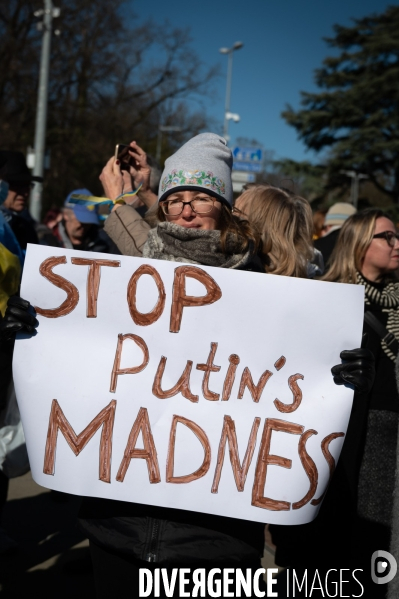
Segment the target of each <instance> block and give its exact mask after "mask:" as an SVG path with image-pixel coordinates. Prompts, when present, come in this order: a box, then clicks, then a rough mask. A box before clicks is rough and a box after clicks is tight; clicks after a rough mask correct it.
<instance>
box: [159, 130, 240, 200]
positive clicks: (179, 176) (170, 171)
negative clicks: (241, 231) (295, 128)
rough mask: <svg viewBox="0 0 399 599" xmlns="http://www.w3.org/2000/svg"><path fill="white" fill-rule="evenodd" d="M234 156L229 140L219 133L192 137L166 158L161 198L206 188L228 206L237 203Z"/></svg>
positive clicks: (161, 182) (160, 190)
mask: <svg viewBox="0 0 399 599" xmlns="http://www.w3.org/2000/svg"><path fill="white" fill-rule="evenodd" d="M232 166H233V156H232V154H231V150H230V149H229V148H228V147H227V144H226V140H225V139H223V137H220V136H219V135H216V133H201V134H200V135H196V137H193V138H192V139H190V140H189V141H188V142H187V143H185V144H184V146H182V147H181V148H180V149H179V150H177V152H175V154H172V156H170V157H169V158H168V159H167V160H166V161H165V168H164V171H163V173H162V177H161V181H160V183H159V192H158V201H159V202H160V201H161V200H164V199H165V198H166V197H167V196H168V195H169V194H171V193H173V192H175V191H186V190H188V191H195V190H198V191H205V192H206V193H208V194H209V195H211V196H213V197H215V198H217V199H218V200H221V201H222V202H224V203H225V204H227V205H228V206H231V205H232V203H233V186H232V183H231V169H232Z"/></svg>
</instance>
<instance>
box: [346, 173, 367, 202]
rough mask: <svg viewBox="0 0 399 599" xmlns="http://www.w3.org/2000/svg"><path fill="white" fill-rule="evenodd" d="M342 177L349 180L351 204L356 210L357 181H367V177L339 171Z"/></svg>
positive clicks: (357, 196)
mask: <svg viewBox="0 0 399 599" xmlns="http://www.w3.org/2000/svg"><path fill="white" fill-rule="evenodd" d="M341 173H342V174H343V175H346V176H347V177H350V178H351V203H352V204H353V206H354V207H355V208H357V201H358V198H359V181H360V179H368V176H367V175H364V174H363V173H357V172H356V171H341Z"/></svg>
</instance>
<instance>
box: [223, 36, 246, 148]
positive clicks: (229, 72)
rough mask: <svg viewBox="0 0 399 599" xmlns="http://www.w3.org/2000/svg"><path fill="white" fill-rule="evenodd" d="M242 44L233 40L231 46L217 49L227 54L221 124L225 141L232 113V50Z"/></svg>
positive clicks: (227, 136)
mask: <svg viewBox="0 0 399 599" xmlns="http://www.w3.org/2000/svg"><path fill="white" fill-rule="evenodd" d="M243 45H244V44H243V43H242V42H235V44H233V45H232V47H231V48H220V50H219V52H220V53H221V54H227V55H228V62H227V81H226V102H225V106H224V126H223V137H224V138H225V140H226V141H227V142H228V141H229V120H230V118H231V116H230V118H229V115H231V114H232V113H230V96H231V79H232V72H233V52H234V50H239V49H240V48H242V47H243ZM237 116H238V115H237ZM234 120H236V121H237V119H234ZM238 120H239V119H238Z"/></svg>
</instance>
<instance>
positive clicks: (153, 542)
mask: <svg viewBox="0 0 399 599" xmlns="http://www.w3.org/2000/svg"><path fill="white" fill-rule="evenodd" d="M158 536H159V520H155V519H152V518H151V535H150V546H149V551H148V553H147V555H146V557H145V561H146V562H155V561H156V559H157V554H156V553H155V551H156V547H157V543H158Z"/></svg>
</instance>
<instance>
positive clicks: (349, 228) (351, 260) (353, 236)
mask: <svg viewBox="0 0 399 599" xmlns="http://www.w3.org/2000/svg"><path fill="white" fill-rule="evenodd" d="M383 216H385V217H386V214H384V212H383V211H382V210H378V209H377V208H370V209H367V210H362V211H361V212H357V213H356V214H353V215H352V216H350V217H349V218H348V219H347V220H346V221H345V222H344V224H343V225H342V227H341V230H340V232H339V236H338V240H337V243H336V244H335V247H334V250H333V252H332V254H331V258H330V261H329V262H330V268H329V270H328V272H327V273H326V274H325V275H324V276H323V277H322V280H323V281H335V282H340V283H355V282H356V272H357V271H359V272H361V270H362V265H363V260H364V256H365V255H366V252H367V250H368V247H369V245H370V243H371V242H372V240H373V235H374V231H375V223H376V221H377V219H378V218H381V217H383ZM386 218H388V217H386Z"/></svg>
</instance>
